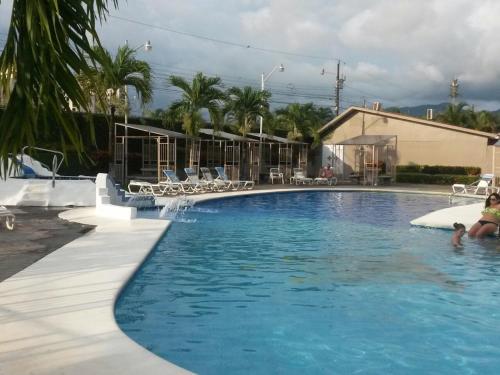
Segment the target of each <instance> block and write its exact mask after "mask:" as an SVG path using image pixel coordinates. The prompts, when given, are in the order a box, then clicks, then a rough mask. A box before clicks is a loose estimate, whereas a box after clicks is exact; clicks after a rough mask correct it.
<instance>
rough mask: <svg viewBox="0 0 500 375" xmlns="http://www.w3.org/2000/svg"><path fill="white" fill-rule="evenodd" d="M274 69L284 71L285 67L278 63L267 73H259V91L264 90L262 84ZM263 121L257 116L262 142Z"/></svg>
mask: <svg viewBox="0 0 500 375" xmlns="http://www.w3.org/2000/svg"><path fill="white" fill-rule="evenodd" d="M276 70H279V71H280V72H284V71H285V67H284V66H283V64H279V65H276V66H275V67H274V68H273V70H271V71H270V72H269V73H268V74H264V73H262V74H261V76H260V89H261V91H264V84H265V83H266V81H267V80H268V79H269V78H270V77H271V75H272V74H273V73H274V72H275V71H276ZM263 123H264V117H262V116H260V117H259V138H260V141H261V142H262V125H263Z"/></svg>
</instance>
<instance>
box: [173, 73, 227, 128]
mask: <svg viewBox="0 0 500 375" xmlns="http://www.w3.org/2000/svg"><path fill="white" fill-rule="evenodd" d="M168 83H169V84H170V85H172V86H175V87H178V88H180V89H181V90H182V98H181V100H178V101H176V102H174V103H172V105H171V106H170V108H169V110H170V111H172V112H173V113H175V116H174V118H180V119H182V126H183V129H184V131H185V132H186V134H188V135H197V134H198V130H199V129H200V127H201V125H202V124H203V116H202V113H201V111H202V110H203V109H206V110H208V114H209V116H210V120H211V122H212V126H213V128H214V129H215V130H218V129H219V128H220V127H221V125H222V124H221V118H222V117H221V114H220V110H221V108H220V107H221V104H222V102H223V101H224V99H225V97H226V95H225V93H224V91H222V89H221V88H220V85H221V79H220V78H219V77H207V76H205V75H203V73H197V74H196V75H195V76H194V78H193V80H192V82H191V84H190V83H189V82H188V81H186V80H185V79H184V78H182V77H179V76H170V77H169V79H168Z"/></svg>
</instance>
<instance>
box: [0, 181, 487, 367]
mask: <svg viewBox="0 0 500 375" xmlns="http://www.w3.org/2000/svg"><path fill="white" fill-rule="evenodd" d="M311 189H320V190H332V191H391V192H405V193H420V194H421V193H424V194H446V195H448V194H450V189H449V187H440V186H439V187H437V186H422V185H393V186H383V187H362V186H337V187H319V188H314V187H305V188H303V187H301V186H298V187H297V186H294V185H274V186H273V185H266V186H259V187H257V188H256V189H255V190H251V191H243V192H228V193H212V194H203V195H195V196H191V197H190V199H192V200H193V201H195V202H197V201H203V200H207V199H213V198H219V197H227V196H236V195H247V194H262V193H265V192H285V191H293V190H311ZM479 198H480V199H484V197H479ZM478 202H479V200H478ZM60 217H61V218H63V219H66V220H69V221H74V222H77V223H81V224H86V225H95V226H96V228H95V229H94V230H92V231H90V232H88V233H86V234H84V235H82V236H81V237H80V238H78V239H76V240H74V241H72V242H70V243H68V244H66V245H64V246H62V247H61V248H59V249H58V250H56V251H54V252H52V253H50V254H49V255H47V256H45V257H44V258H42V259H41V260H39V261H38V262H36V263H34V264H32V265H31V266H29V267H27V268H25V269H23V270H21V271H20V272H18V273H16V274H15V275H13V276H12V277H10V278H8V279H6V280H5V281H3V282H1V283H0V301H1V304H0V332H1V335H0V374H1V375H24V374H36V375H39V374H44V375H49V374H50V375H56V374H65V375H72V374H75V375H76V374H78V375H81V374H89V375H90V374H96V375H99V374H125V375H127V374H134V375H135V374H141V375H149V374H188V373H189V372H188V371H186V370H184V369H182V368H180V367H177V366H175V365H174V364H171V363H169V362H167V361H165V360H163V359H162V358H159V357H157V356H156V355H155V354H153V353H151V352H149V351H148V350H146V349H145V348H143V347H141V346H140V345H138V344H136V343H135V342H134V341H132V340H131V339H129V338H128V337H127V336H126V335H125V334H124V333H123V332H122V331H121V330H120V328H119V327H118V325H117V323H116V321H115V319H114V303H115V301H116V298H117V297H118V295H119V293H120V291H121V289H122V287H123V286H124V285H125V284H126V282H127V281H128V280H129V278H130V277H131V276H132V275H133V273H134V272H135V270H136V269H137V268H138V267H139V266H140V265H141V263H142V262H143V260H144V259H145V258H146V257H147V255H148V254H149V252H150V250H151V249H152V248H153V247H154V246H155V244H156V242H157V241H158V240H159V239H160V238H161V236H162V234H163V233H164V231H165V230H166V229H167V228H168V226H169V225H170V222H169V221H167V220H147V219H135V220H132V221H127V220H112V219H103V218H98V217H96V216H95V215H94V208H78V209H74V210H69V211H64V212H62V213H61V214H60Z"/></svg>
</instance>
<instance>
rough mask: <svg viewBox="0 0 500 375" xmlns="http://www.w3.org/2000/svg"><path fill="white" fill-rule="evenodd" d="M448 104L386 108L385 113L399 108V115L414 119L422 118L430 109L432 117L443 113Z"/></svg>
mask: <svg viewBox="0 0 500 375" xmlns="http://www.w3.org/2000/svg"><path fill="white" fill-rule="evenodd" d="M449 104H450V103H439V104H422V105H417V106H414V107H390V108H386V109H385V110H386V111H391V109H396V108H399V110H400V111H401V114H403V115H410V116H415V117H422V116H425V115H426V114H427V110H428V109H432V110H433V112H434V115H437V114H438V113H440V112H443V111H444V110H445V109H446V107H447V106H448V105H449Z"/></svg>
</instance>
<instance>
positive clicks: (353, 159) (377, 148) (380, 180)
mask: <svg viewBox="0 0 500 375" xmlns="http://www.w3.org/2000/svg"><path fill="white" fill-rule="evenodd" d="M397 139H398V138H397V136H396V135H359V136H357V137H354V138H349V139H346V140H344V141H341V142H339V143H337V144H336V145H334V146H335V147H333V150H335V151H334V152H340V153H341V154H340V155H333V162H334V163H342V165H341V166H337V165H334V169H335V170H337V171H338V170H341V171H343V172H342V173H343V177H344V178H349V179H351V180H352V181H356V182H357V183H360V184H363V185H378V184H384V183H390V182H391V181H394V180H395V178H396V165H397V143H398V142H397ZM338 146H342V147H338Z"/></svg>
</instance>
